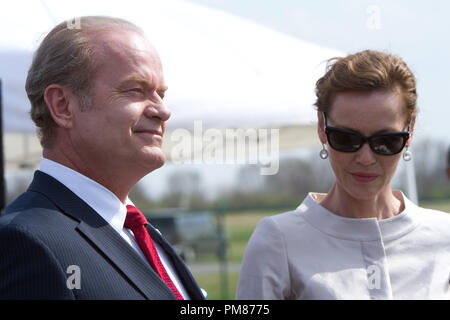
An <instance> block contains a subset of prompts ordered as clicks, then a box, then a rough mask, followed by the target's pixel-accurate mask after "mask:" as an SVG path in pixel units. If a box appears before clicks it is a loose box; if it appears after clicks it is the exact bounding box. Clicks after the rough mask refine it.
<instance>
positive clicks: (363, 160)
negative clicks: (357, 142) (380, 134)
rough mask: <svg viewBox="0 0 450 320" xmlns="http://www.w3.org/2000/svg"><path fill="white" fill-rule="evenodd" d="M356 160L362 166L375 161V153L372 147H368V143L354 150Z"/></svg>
mask: <svg viewBox="0 0 450 320" xmlns="http://www.w3.org/2000/svg"><path fill="white" fill-rule="evenodd" d="M356 161H357V162H358V163H360V164H362V165H364V166H370V165H372V164H374V163H376V161H377V158H376V155H375V153H374V152H373V151H372V149H370V146H369V144H368V143H364V144H363V145H362V147H361V149H359V150H358V151H357V152H356Z"/></svg>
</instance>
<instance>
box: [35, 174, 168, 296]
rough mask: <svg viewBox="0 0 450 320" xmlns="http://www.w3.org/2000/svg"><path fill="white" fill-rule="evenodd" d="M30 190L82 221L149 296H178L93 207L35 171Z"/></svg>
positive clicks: (82, 226)
mask: <svg viewBox="0 0 450 320" xmlns="http://www.w3.org/2000/svg"><path fill="white" fill-rule="evenodd" d="M28 190H30V191H34V192H39V193H41V194H43V195H44V196H46V197H47V198H49V199H50V200H51V201H52V202H53V203H55V205H56V206H57V207H58V208H60V210H61V211H62V212H63V213H65V214H66V215H68V216H71V217H72V218H74V219H76V220H77V221H79V224H78V226H77V230H78V231H80V232H81V233H82V234H83V235H84V236H85V237H86V238H87V239H89V241H90V242H89V243H90V245H93V246H95V247H97V248H98V249H99V250H100V251H101V252H102V253H103V254H104V255H105V256H106V257H107V258H108V259H109V260H110V261H111V263H112V264H114V265H115V266H116V267H117V268H118V269H119V270H120V271H121V272H122V273H123V274H124V275H125V276H126V277H127V278H128V279H129V281H130V282H132V283H133V284H134V286H135V287H137V288H138V290H139V291H141V292H142V294H144V296H145V297H147V298H148V299H164V300H166V299H167V300H169V299H175V296H174V295H173V293H172V292H171V291H170V289H169V288H168V287H167V286H166V285H165V284H164V282H163V281H162V280H161V279H160V278H159V276H158V275H157V274H156V273H155V272H154V270H153V269H152V268H151V267H150V265H148V264H147V263H144V262H143V261H142V258H141V257H139V255H138V254H137V253H136V252H135V251H134V249H133V248H131V246H130V245H129V244H128V243H127V242H126V241H125V240H124V239H123V238H122V237H121V236H120V235H119V234H118V233H117V232H116V231H115V230H114V229H113V228H112V227H111V226H110V225H109V224H108V223H107V222H106V221H105V220H104V219H103V218H102V217H101V216H100V215H99V214H97V212H95V211H94V210H93V209H92V208H91V207H90V206H88V205H87V204H86V203H85V202H84V201H82V200H81V199H80V198H78V197H77V196H76V195H75V194H74V193H73V192H72V191H70V190H69V189H68V188H66V187H65V186H64V185H63V184H61V183H60V182H58V181H57V180H56V179H54V178H52V177H51V176H49V175H47V174H45V173H42V172H40V171H36V173H35V175H34V179H33V182H32V183H31V185H30V187H29V189H28Z"/></svg>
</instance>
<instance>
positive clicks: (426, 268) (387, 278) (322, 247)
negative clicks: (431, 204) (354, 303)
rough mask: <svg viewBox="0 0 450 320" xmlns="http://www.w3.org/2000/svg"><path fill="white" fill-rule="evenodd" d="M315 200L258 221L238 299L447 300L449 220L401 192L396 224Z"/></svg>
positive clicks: (449, 287) (449, 294)
mask: <svg viewBox="0 0 450 320" xmlns="http://www.w3.org/2000/svg"><path fill="white" fill-rule="evenodd" d="M317 196H318V194H313V193H310V194H309V195H308V196H307V197H306V198H305V200H304V201H303V203H302V204H301V205H300V206H299V207H298V208H297V209H296V210H295V211H291V212H287V213H283V214H279V215H275V216H272V217H267V218H264V219H262V220H261V221H260V223H259V224H258V226H257V227H256V229H255V231H254V233H253V235H252V236H251V238H250V240H249V243H248V245H247V248H246V251H245V254H244V259H243V263H242V267H241V272H240V276H239V281H238V288H237V293H236V299H283V300H284V299H450V285H449V281H450V214H447V213H444V212H440V211H435V210H430V209H424V208H420V207H418V206H416V205H415V204H414V203H412V202H411V201H409V200H408V199H407V198H406V197H405V196H404V195H403V194H402V196H403V200H404V203H405V209H404V211H403V212H401V213H400V214H398V215H397V216H395V217H393V218H389V219H384V220H377V219H376V218H368V219H353V218H344V217H341V216H338V215H335V214H334V213H332V212H330V211H328V210H327V209H325V208H324V207H322V206H321V205H320V204H318V203H317V202H316V201H315V200H314V197H317Z"/></svg>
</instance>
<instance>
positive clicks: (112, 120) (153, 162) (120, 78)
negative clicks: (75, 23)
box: [71, 30, 170, 173]
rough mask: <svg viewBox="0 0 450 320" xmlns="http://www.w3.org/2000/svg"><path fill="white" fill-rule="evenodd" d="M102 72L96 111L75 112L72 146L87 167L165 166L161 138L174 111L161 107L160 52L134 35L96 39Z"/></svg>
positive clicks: (98, 76) (112, 34)
mask: <svg viewBox="0 0 450 320" xmlns="http://www.w3.org/2000/svg"><path fill="white" fill-rule="evenodd" d="M93 41H94V42H93V43H94V44H95V45H96V47H97V49H98V50H97V52H96V59H97V62H98V63H99V68H98V72H97V73H96V74H95V75H94V79H93V81H92V83H93V84H92V88H91V90H90V92H91V93H92V96H91V101H92V106H91V107H90V108H89V109H88V110H86V111H80V110H78V111H76V117H75V121H74V129H73V130H72V133H71V134H72V142H73V147H74V149H75V150H76V152H78V155H79V156H80V157H81V158H82V159H84V160H85V161H86V166H87V167H94V168H98V167H101V168H104V169H105V172H110V171H111V170H122V171H124V170H128V171H130V173H131V171H139V172H150V171H152V170H154V169H157V168H159V167H161V166H162V165H163V164H164V162H165V157H164V154H163V153H162V150H161V146H162V137H163V134H164V129H165V121H166V120H167V119H169V117H170V112H169V110H168V109H167V108H166V106H165V105H164V103H163V100H162V99H163V97H164V92H165V90H166V89H167V87H166V85H165V83H164V76H163V72H162V66H161V62H160V59H159V57H158V54H157V52H156V50H155V49H154V48H153V47H152V45H151V44H150V43H149V42H148V41H147V40H146V39H144V38H143V37H142V36H140V35H139V34H137V33H135V32H133V31H124V30H113V31H111V30H110V31H102V32H99V33H98V34H96V35H94V36H93Z"/></svg>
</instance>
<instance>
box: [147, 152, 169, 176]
mask: <svg viewBox="0 0 450 320" xmlns="http://www.w3.org/2000/svg"><path fill="white" fill-rule="evenodd" d="M142 163H143V165H144V167H145V168H146V169H147V170H149V172H151V171H153V170H156V169H158V168H161V167H162V166H163V165H164V163H166V156H165V155H164V153H163V152H162V150H161V149H160V148H156V147H153V148H150V149H149V150H148V151H147V152H146V154H145V157H144V159H143V161H142Z"/></svg>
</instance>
